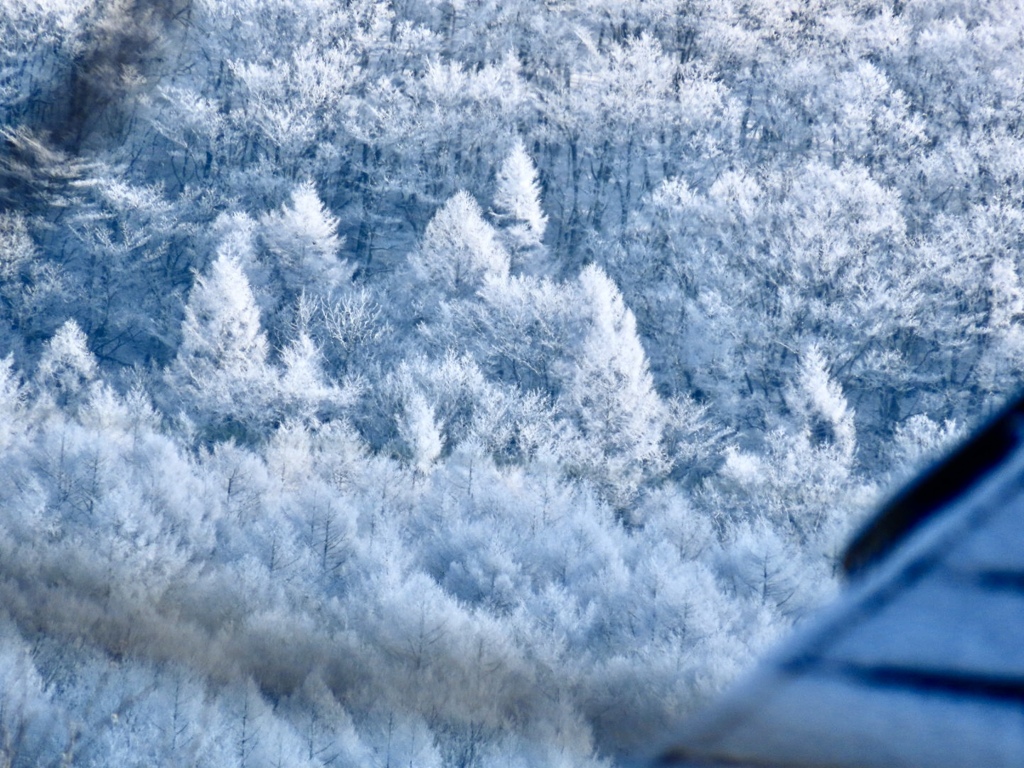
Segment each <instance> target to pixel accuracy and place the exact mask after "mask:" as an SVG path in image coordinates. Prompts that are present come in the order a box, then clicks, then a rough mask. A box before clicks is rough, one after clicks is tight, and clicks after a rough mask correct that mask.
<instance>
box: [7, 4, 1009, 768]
mask: <svg viewBox="0 0 1024 768" xmlns="http://www.w3.org/2000/svg"><path fill="white" fill-rule="evenodd" d="M1019 5H1020V4H1019V3H1018V2H1015V1H1014V0H1005V1H1004V0H992V1H983V0H782V1H781V2H780V1H779V0H753V2H739V0H575V1H573V2H570V1H569V0H548V2H528V1H527V0H500V1H499V0H390V1H385V0H345V1H341V0H332V1H331V2H328V1H327V0H218V1H217V2H214V1H213V0H6V2H2V3H0V765H12V766H55V767H56V766H106V765H117V766H154V765H181V766H217V767H224V766H227V767H234V766H238V767H242V766H247V767H252V768H258V767H267V768H269V767H271V766H301V767H306V766H317V767H320V766H381V767H385V766H386V767H387V768H391V767H392V766H395V767H397V766H403V767H405V766H416V767H417V768H434V767H437V768H441V767H445V768H447V767H452V768H454V767H456V766H460V767H467V768H468V767H473V768H476V767H477V766H479V767H481V768H482V767H483V766H519V767H523V768H525V767H526V766H565V767H569V766H580V767H582V766H593V767H596V766H609V765H612V764H614V763H615V762H616V761H617V760H619V759H621V758H622V757H623V756H625V755H630V754H635V753H637V752H638V751H642V750H643V749H645V748H647V747H648V746H649V745H651V744H654V743H656V741H657V740H658V739H659V738H662V737H664V736H665V735H666V734H667V733H669V731H670V729H671V728H672V727H673V725H674V724H675V723H677V722H679V720H680V719H681V718H683V717H684V716H686V715H687V714H689V713H691V712H693V711H694V710H695V709H696V708H698V707H699V706H700V705H702V704H703V703H705V702H706V701H707V700H708V699H709V698H710V697H711V696H713V695H714V694H715V693H716V692H718V691H720V690H721V689H722V687H723V686H724V685H726V684H727V683H728V682H729V681H731V680H732V679H733V678H734V677H735V675H736V674H737V673H738V672H740V671H742V670H743V669H744V668H745V667H746V666H747V665H749V664H750V663H751V661H752V660H753V659H754V658H755V657H756V655H757V654H758V653H760V652H761V651H762V650H763V649H764V648H765V646H766V645H767V644H768V643H769V642H771V641H772V640H774V639H775V638H777V637H778V636H779V635H780V634H781V633H783V632H785V631H786V630H787V628H789V627H790V626H792V624H793V623H794V622H795V621H798V620H799V619H800V618H801V617H802V616H804V615H806V613H807V612H808V611H809V610H810V609H811V608H813V607H814V606H816V605H819V604H820V603H821V602H822V601H823V600H825V599H827V598H828V597H829V595H830V594H832V593H833V592H834V590H835V588H836V579H837V577H836V557H837V553H838V552H839V551H840V549H841V547H842V545H843V543H844V541H845V539H846V537H847V536H848V535H849V532H850V530H851V528H852V527H853V526H855V525H856V524H857V522H858V521H859V520H860V519H862V517H863V515H864V514H865V513H866V510H867V509H869V508H870V505H871V504H873V503H874V502H875V501H876V500H877V499H878V498H879V496H880V495H881V494H883V493H884V492H885V491H886V489H888V488H889V487H890V486H891V485H892V484H893V483H895V482H899V481H900V480H901V479H902V478H905V477H906V475H907V473H908V472H910V471H912V470H913V468H914V467H917V466H919V465H920V462H921V461H922V460H925V459H926V458H927V456H928V455H930V454H931V453H932V452H933V451H935V450H937V449H939V448H941V447H942V446H943V445H945V444H947V443H948V442H949V441H950V440H951V439H955V438H956V436H957V435H958V434H961V433H962V432H963V430H964V429H966V428H969V427H970V426H971V425H972V424H975V423H977V421H978V420H979V419H980V418H982V417H983V416H984V415H985V414H986V413H988V412H990V411H991V410H992V408H993V407H995V406H996V405H997V404H998V403H1000V402H1002V401H1003V400H1005V399H1006V398H1007V397H1009V396H1010V395H1011V394H1012V392H1013V390H1014V388H1015V387H1016V386H1017V382H1018V379H1019V372H1020V370H1021V366H1022V364H1024V285H1022V282H1021V271H1022V267H1024V264H1022V256H1021V247H1022V245H1024V199H1022V198H1024V185H1022V181H1024V178H1022V177H1024V80H1022V79H1021V72H1024V49H1022V44H1021V40H1022V39H1024V9H1022V8H1021V7H1019Z"/></svg>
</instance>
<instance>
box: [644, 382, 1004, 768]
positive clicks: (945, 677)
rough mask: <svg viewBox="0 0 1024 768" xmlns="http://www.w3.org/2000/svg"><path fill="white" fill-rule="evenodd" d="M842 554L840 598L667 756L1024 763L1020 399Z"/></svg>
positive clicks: (804, 762) (772, 761)
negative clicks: (845, 580)
mask: <svg viewBox="0 0 1024 768" xmlns="http://www.w3.org/2000/svg"><path fill="white" fill-rule="evenodd" d="M845 562H846V565H847V569H848V571H849V572H850V574H851V576H852V579H853V580H852V582H851V584H850V585H849V588H848V589H847V590H846V592H845V593H844V594H843V595H842V596H841V597H840V599H839V600H838V601H837V603H836V604H835V605H833V606H832V607H831V608H830V609H828V610H827V611H826V612H824V613H823V614H822V615H821V616H820V617H818V619H817V620H816V621H812V622H810V623H809V624H808V625H807V626H805V628H804V629H803V630H802V631H801V632H799V633H798V634H797V635H796V636H795V637H794V638H793V639H792V640H791V641H790V642H789V643H788V644H786V645H785V646H784V647H783V648H782V649H781V650H780V651H778V652H777V653H776V654H775V655H774V656H773V657H772V658H770V659H769V660H767V661H766V662H765V663H763V664H762V665H761V667H760V668H759V669H758V670H756V671H755V672H754V674H753V675H752V676H751V677H750V678H748V679H747V680H746V681H745V682H743V683H741V684H740V685H739V686H737V687H736V688H735V689H733V690H732V691H731V692H730V693H727V694H726V695H725V696H724V697H723V698H722V699H721V700H720V701H719V702H718V703H717V704H715V705H714V706H712V708H711V709H710V710H708V711H707V712H705V713H703V714H702V715H701V716H699V717H698V718H696V719H695V720H694V721H692V723H691V724H690V725H689V726H688V727H687V728H686V730H685V731H684V732H683V733H682V734H680V735H679V737H678V739H677V740H676V741H675V742H674V744H675V745H676V746H674V747H672V748H671V749H669V750H668V752H667V753H666V756H665V757H664V760H663V762H664V764H665V765H672V766H736V767H739V766H752V767H754V766H790V767H794V768H795V767H796V766H801V767H803V768H812V767H813V768H818V767H820V766H829V767H830V768H840V767H845V766H850V767H851V768H852V767H853V766H857V767H858V768H873V767H874V766H878V767H879V768H881V767H882V766H884V767H885V768H900V767H906V768H909V767H911V766H913V767H914V768H919V767H923V766H929V767H933V768H943V767H945V766H949V767H952V766H987V767H988V768H999V767H1000V766H1020V765H1024V400H1022V401H1020V402H1018V403H1016V404H1015V405H1013V406H1011V407H1010V408H1008V409H1007V410H1006V411H1004V412H1003V413H1002V414H1001V415H1000V416H999V417H998V418H996V419H995V420H994V421H993V422H992V423H990V424H989V426H987V427H986V428H985V429H983V430H981V431H980V432H979V433H978V434H977V435H976V436H975V437H974V438H972V439H971V440H969V441H968V442H967V443H965V444H964V445H963V446H962V447H961V448H960V449H959V450H958V451H957V452H956V453H955V454H954V455H953V456H952V457H951V458H950V459H948V460H947V461H945V462H943V463H941V464H939V465H938V466H937V467H936V468H935V469H933V470H932V471H930V472H929V473H927V474H926V475H924V476H923V478H922V479H921V480H919V481H918V482H916V483H914V484H912V485H911V486H910V487H909V488H908V489H907V490H906V491H905V492H904V493H902V494H900V495H899V496H897V497H896V498H895V499H894V500H893V502H891V503H890V504H889V505H887V506H886V507H885V508H884V509H883V510H882V512H881V513H880V514H879V515H878V516H877V517H876V518H875V519H874V520H873V521H872V522H871V523H870V524H869V525H868V526H867V527H866V528H865V529H864V530H863V531H862V532H861V533H860V534H859V535H858V536H857V537H856V538H855V540H854V542H853V544H852V545H851V546H850V549H849V550H848V552H847V557H846V561H845Z"/></svg>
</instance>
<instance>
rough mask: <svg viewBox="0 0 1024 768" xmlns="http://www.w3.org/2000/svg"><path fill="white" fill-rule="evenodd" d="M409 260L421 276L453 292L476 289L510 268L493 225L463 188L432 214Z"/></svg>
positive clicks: (449, 292) (448, 291)
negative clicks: (488, 278)
mask: <svg viewBox="0 0 1024 768" xmlns="http://www.w3.org/2000/svg"><path fill="white" fill-rule="evenodd" d="M411 261H412V267H413V271H414V273H415V274H416V275H417V276H418V277H419V278H420V279H421V280H423V281H425V282H426V283H427V284H428V285H431V286H433V287H434V288H436V289H439V290H441V291H442V292H444V293H446V294H448V295H452V296H460V295H466V294H472V293H475V292H476V290H477V289H478V288H479V287H480V286H481V285H482V284H483V281H484V279H485V278H487V277H505V276H507V275H508V269H509V258H508V253H507V252H506V251H505V249H504V248H503V247H502V246H501V244H500V243H499V242H498V239H497V237H496V233H495V231H494V228H493V227H492V226H491V225H490V224H488V223H487V222H486V221H484V218H483V214H482V212H481V210H480V206H479V204H478V203H477V202H476V200H474V199H473V198H472V197H471V196H470V195H469V193H467V192H465V191H460V192H456V193H455V195H454V196H453V197H452V198H451V199H450V200H449V201H448V202H447V203H445V204H444V205H443V206H442V207H441V209H440V210H439V211H438V212H437V213H436V214H434V218H432V219H431V220H430V223H429V224H427V229H426V232H425V233H424V235H423V240H422V242H421V243H420V248H419V251H418V253H416V254H415V255H414V256H413V257H412V259H411Z"/></svg>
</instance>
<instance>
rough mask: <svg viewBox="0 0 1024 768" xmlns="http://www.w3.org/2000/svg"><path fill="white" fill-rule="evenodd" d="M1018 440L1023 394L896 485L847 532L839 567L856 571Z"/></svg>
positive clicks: (1023, 439)
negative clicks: (871, 513) (872, 511)
mask: <svg viewBox="0 0 1024 768" xmlns="http://www.w3.org/2000/svg"><path fill="white" fill-rule="evenodd" d="M1022 444H1024V396H1020V397H1017V398H1016V399H1014V400H1012V401H1011V402H1010V404H1009V405H1007V406H1005V407H1004V408H1003V409H1002V410H1001V411H1000V412H999V413H997V414H996V415H995V416H994V417H993V418H991V419H990V420H989V421H988V422H987V423H986V424H985V426H983V427H982V428H981V429H979V430H977V431H976V432H974V434H972V435H971V436H970V437H969V438H967V439H966V440H965V441H963V442H962V443H960V445H958V446H957V447H956V448H954V449H953V451H952V452H950V453H949V454H947V455H946V457H945V458H943V459H940V460H939V461H938V462H936V463H935V464H933V465H932V467H931V468H930V469H928V470H926V471H925V472H923V473H922V474H920V475H919V476H918V477H917V478H916V479H914V480H912V481H911V482H910V483H909V484H908V485H906V486H904V487H903V489H902V490H900V491H898V492H897V493H896V495H895V496H893V497H892V498H891V499H890V500H889V501H888V502H887V503H886V504H884V505H883V506H882V508H881V510H880V511H879V512H878V514H876V515H875V516H874V517H873V518H871V520H869V521H868V522H867V523H866V524H865V525H864V526H863V527H862V528H861V529H860V530H859V531H858V532H857V534H856V535H855V536H854V537H853V540H852V541H851V542H850V544H849V545H848V546H847V548H846V551H845V553H844V554H843V561H842V562H843V570H844V571H845V572H846V575H847V576H848V577H851V578H853V577H857V576H859V575H861V573H862V572H863V571H865V570H866V569H868V568H869V567H870V566H872V565H874V564H875V563H877V562H878V561H879V560H880V559H882V558H883V557H884V556H885V555H886V554H888V553H889V551H890V550H892V549H893V548H894V547H895V546H896V545H897V544H898V543H899V542H900V541H901V540H902V539H904V538H905V537H906V536H907V535H908V534H909V533H910V532H911V531H913V530H914V529H916V528H917V527H918V526H920V525H921V524H922V523H924V522H925V521H926V520H928V519H929V518H931V517H932V516H933V515H934V514H935V513H937V512H938V511H939V510H940V509H942V508H944V507H945V506H946V505H948V504H949V503H951V502H952V501H954V500H955V499H957V498H959V497H961V496H962V495H963V494H964V493H965V492H967V491H968V490H969V489H970V488H972V487H973V486H975V485H976V484H977V483H978V481H979V480H981V479H982V478H983V477H985V476H986V475H988V474H989V473H990V472H991V471H992V470H993V469H995V468H996V467H997V466H998V465H1000V464H1001V463H1002V462H1003V461H1005V460H1006V458H1007V457H1008V456H1009V455H1010V454H1011V453H1013V452H1014V451H1015V450H1016V449H1018V448H1019V447H1020V446H1021V445H1022Z"/></svg>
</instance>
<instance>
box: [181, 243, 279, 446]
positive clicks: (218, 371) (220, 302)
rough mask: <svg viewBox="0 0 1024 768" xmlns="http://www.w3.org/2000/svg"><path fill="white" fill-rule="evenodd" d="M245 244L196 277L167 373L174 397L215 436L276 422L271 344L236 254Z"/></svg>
mask: <svg viewBox="0 0 1024 768" xmlns="http://www.w3.org/2000/svg"><path fill="white" fill-rule="evenodd" d="M244 246H245V244H244V243H237V242H232V241H228V242H226V243H224V244H223V245H222V246H221V249H220V250H219V252H218V255H217V258H216V259H215V260H214V261H213V263H212V264H211V266H210V271H209V273H208V274H207V275H197V276H196V281H195V285H194V286H193V287H192V291H191V292H190V293H189V300H188V304H187V305H186V307H185V319H184V322H183V323H182V328H181V335H182V342H181V346H180V348H179V350H178V354H177V356H176V358H175V359H174V361H173V362H172V363H171V365H170V366H169V368H168V370H167V376H166V383H167V387H168V389H169V393H168V397H170V398H172V401H173V402H175V403H177V404H178V407H179V408H181V409H182V410H183V412H184V413H185V414H187V415H188V416H189V417H190V418H193V419H194V420H195V421H196V426H197V427H199V428H200V429H201V430H203V431H204V432H205V433H207V434H209V435H211V436H221V437H228V436H231V435H234V434H235V433H236V432H238V433H239V434H237V436H238V437H252V436H253V434H254V433H255V434H258V433H259V431H260V429H261V427H262V425H265V424H267V423H268V421H270V420H271V419H272V418H273V414H272V413H268V406H269V405H270V402H271V393H272V388H273V385H274V378H273V373H272V371H271V370H270V369H269V368H268V366H267V352H268V350H267V339H266V336H265V335H264V334H263V331H262V330H261V328H260V315H259V309H258V308H257V306H256V301H255V298H254V297H253V294H252V291H251V290H250V288H249V281H248V279H247V278H246V276H245V272H243V271H242V267H241V264H240V261H239V257H238V254H237V253H236V251H237V249H238V248H243V247H244Z"/></svg>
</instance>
